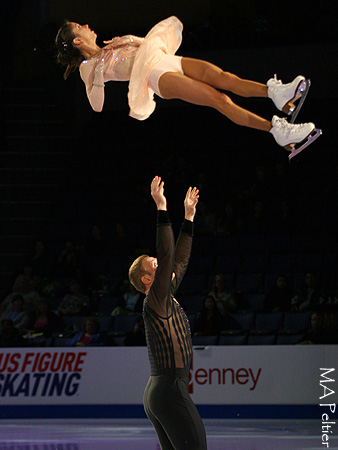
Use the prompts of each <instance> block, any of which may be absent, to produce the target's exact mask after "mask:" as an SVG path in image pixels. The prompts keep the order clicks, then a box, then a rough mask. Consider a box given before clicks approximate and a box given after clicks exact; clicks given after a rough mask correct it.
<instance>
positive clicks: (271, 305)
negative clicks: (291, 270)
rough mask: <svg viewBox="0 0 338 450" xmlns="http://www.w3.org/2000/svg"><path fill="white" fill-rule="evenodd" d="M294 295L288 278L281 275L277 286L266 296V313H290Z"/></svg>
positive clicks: (277, 280)
mask: <svg viewBox="0 0 338 450" xmlns="http://www.w3.org/2000/svg"><path fill="white" fill-rule="evenodd" d="M294 295H295V292H294V290H293V289H291V288H290V287H289V281H288V278H287V276H286V275H279V276H278V277H277V279H276V284H275V286H273V287H272V288H271V289H270V290H269V291H268V293H267V294H266V296H265V299H264V311H268V312H280V311H290V310H291V302H292V299H293V297H294Z"/></svg>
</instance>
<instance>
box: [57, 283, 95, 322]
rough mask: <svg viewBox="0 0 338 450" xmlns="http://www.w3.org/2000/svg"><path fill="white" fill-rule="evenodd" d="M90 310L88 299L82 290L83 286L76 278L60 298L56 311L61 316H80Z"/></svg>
mask: <svg viewBox="0 0 338 450" xmlns="http://www.w3.org/2000/svg"><path fill="white" fill-rule="evenodd" d="M89 310H90V299H89V297H88V295H86V294H85V293H84V292H83V287H82V286H81V285H80V283H79V282H78V281H76V280H73V281H72V282H71V283H70V286H69V293H68V294H66V295H65V297H64V298H63V299H62V300H61V302H60V304H59V307H58V312H59V313H60V314H62V315H63V316H82V315H85V314H88V312H89Z"/></svg>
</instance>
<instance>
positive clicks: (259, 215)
mask: <svg viewBox="0 0 338 450" xmlns="http://www.w3.org/2000/svg"><path fill="white" fill-rule="evenodd" d="M269 225H270V221H269V215H268V212H267V209H266V205H265V203H264V202H263V200H261V199H257V200H255V202H254V203H253V205H252V207H251V209H250V210H249V214H248V217H247V220H246V223H245V228H246V230H247V232H248V233H266V232H267V231H268V229H269Z"/></svg>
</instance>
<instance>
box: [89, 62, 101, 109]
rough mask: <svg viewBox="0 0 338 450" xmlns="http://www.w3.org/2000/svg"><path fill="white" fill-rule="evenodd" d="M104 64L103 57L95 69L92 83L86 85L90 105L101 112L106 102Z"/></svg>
mask: <svg viewBox="0 0 338 450" xmlns="http://www.w3.org/2000/svg"><path fill="white" fill-rule="evenodd" d="M103 64H104V59H103V58H102V59H101V61H100V62H99V64H98V65H97V66H96V68H95V71H94V78H93V82H92V84H91V85H88V84H87V85H86V91H87V97H88V100H89V103H90V106H91V107H92V108H93V110H94V111H96V112H101V111H102V109H103V103H104V81H103V67H104V66H103Z"/></svg>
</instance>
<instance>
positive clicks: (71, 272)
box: [56, 241, 78, 278]
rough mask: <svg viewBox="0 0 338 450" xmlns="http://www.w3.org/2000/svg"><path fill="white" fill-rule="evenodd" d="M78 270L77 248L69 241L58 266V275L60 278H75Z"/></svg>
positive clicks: (61, 254)
mask: <svg viewBox="0 0 338 450" xmlns="http://www.w3.org/2000/svg"><path fill="white" fill-rule="evenodd" d="M77 268H78V258H77V255H76V251H75V246H74V244H73V243H72V242H71V241H67V242H66V243H65V246H64V248H63V250H62V251H61V253H60V255H59V257H58V259H57V264H56V273H57V276H58V277H59V278H74V277H76V272H77Z"/></svg>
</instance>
